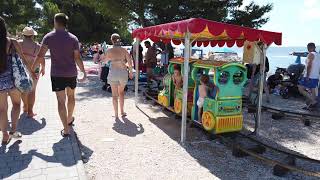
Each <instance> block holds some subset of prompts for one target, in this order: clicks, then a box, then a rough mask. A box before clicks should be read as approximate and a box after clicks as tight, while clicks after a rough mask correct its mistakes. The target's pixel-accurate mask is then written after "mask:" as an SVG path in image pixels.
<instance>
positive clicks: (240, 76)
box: [233, 71, 244, 85]
mask: <svg viewBox="0 0 320 180" xmlns="http://www.w3.org/2000/svg"><path fill="white" fill-rule="evenodd" d="M243 80H244V73H243V71H237V72H235V73H234V74H233V83H234V84H236V85H238V84H240V83H242V82H243Z"/></svg>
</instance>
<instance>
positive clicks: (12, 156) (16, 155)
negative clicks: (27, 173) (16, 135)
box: [0, 140, 32, 179]
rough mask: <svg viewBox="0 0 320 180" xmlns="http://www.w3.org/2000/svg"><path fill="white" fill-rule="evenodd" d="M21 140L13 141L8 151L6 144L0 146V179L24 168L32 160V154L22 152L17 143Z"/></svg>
mask: <svg viewBox="0 0 320 180" xmlns="http://www.w3.org/2000/svg"><path fill="white" fill-rule="evenodd" d="M21 143H22V141H21V140H17V141H15V142H14V143H13V144H12V145H11V146H10V147H8V151H6V150H7V147H6V146H1V147H0V179H2V178H7V177H10V176H12V175H14V174H16V173H19V172H20V171H22V170H24V169H26V168H27V167H28V166H29V164H30V163H31V161H32V154H31V153H30V152H28V153H27V154H23V153H22V152H21V151H20V147H19V145H20V144H21Z"/></svg>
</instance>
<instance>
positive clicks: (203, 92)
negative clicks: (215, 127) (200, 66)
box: [197, 74, 209, 119]
mask: <svg viewBox="0 0 320 180" xmlns="http://www.w3.org/2000/svg"><path fill="white" fill-rule="evenodd" d="M198 90H199V98H198V101H197V105H198V117H199V119H200V118H201V116H202V111H203V103H204V98H205V97H207V96H208V91H209V76H208V75H206V74H203V75H201V77H200V85H199V89H198Z"/></svg>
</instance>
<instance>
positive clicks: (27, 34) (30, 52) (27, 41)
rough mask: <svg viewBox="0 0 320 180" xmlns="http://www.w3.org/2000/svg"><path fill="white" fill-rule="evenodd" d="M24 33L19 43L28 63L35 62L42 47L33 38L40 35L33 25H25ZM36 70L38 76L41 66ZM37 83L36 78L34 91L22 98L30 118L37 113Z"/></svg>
mask: <svg viewBox="0 0 320 180" xmlns="http://www.w3.org/2000/svg"><path fill="white" fill-rule="evenodd" d="M22 35H23V36H24V38H23V40H22V41H19V44H20V46H21V48H22V52H23V54H24V56H25V57H26V58H27V61H28V64H33V62H34V61H35V59H36V56H37V54H38V52H39V49H40V45H39V44H38V43H36V42H34V40H33V38H34V36H36V35H38V33H37V32H36V31H35V30H33V29H32V28H31V27H25V28H24V29H23V31H22ZM34 72H35V73H36V75H37V76H38V74H39V67H37V68H36V69H35V71H34ZM37 83H38V80H37V79H36V80H34V81H33V87H32V91H31V92H28V93H22V94H21V99H22V101H23V112H24V113H26V114H27V116H28V117H29V118H32V117H34V116H36V115H37V114H35V113H34V112H33V106H34V103H35V99H36V97H35V96H36V87H37Z"/></svg>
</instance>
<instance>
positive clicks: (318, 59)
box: [304, 52, 320, 79]
mask: <svg viewBox="0 0 320 180" xmlns="http://www.w3.org/2000/svg"><path fill="white" fill-rule="evenodd" d="M311 53H312V54H313V55H314V59H313V61H312V65H311V71H310V77H309V78H310V79H319V76H320V55H319V54H318V53H316V52H311ZM308 62H309V59H308V58H307V59H306V69H305V73H304V77H307V66H308Z"/></svg>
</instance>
